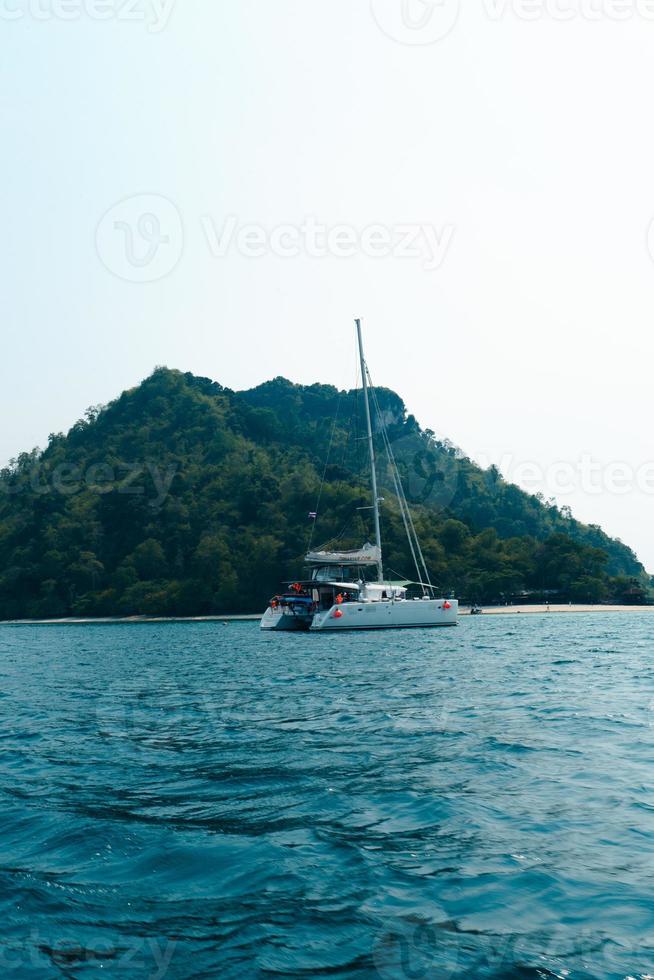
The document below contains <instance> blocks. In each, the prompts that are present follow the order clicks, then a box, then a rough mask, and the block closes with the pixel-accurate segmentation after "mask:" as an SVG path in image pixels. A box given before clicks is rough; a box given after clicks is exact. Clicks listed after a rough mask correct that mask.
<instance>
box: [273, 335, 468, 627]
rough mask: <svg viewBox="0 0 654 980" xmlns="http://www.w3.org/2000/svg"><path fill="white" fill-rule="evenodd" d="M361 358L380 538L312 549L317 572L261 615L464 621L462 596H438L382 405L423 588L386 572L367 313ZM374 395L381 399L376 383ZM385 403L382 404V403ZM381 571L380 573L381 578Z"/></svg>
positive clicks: (348, 623) (343, 621)
mask: <svg viewBox="0 0 654 980" xmlns="http://www.w3.org/2000/svg"><path fill="white" fill-rule="evenodd" d="M356 329H357V343H358V348H359V361H360V364H361V377H362V382H363V400H364V405H365V416H366V430H367V438H368V453H369V458H370V488H371V493H372V507H371V510H372V512H373V519H374V529H375V544H374V545H373V544H369V543H368V544H365V545H364V546H363V547H362V548H360V549H358V550H356V551H310V552H309V553H308V554H307V556H306V559H305V561H306V564H307V566H308V567H309V569H310V570H311V571H310V575H309V576H308V577H307V578H306V579H304V580H300V581H297V582H293V583H292V584H291V585H289V586H288V588H287V589H286V590H285V591H284V592H283V593H282V594H281V595H277V596H275V597H274V598H273V599H271V601H270V604H269V606H268V608H267V609H266V612H265V613H264V615H263V618H262V620H261V628H262V629H264V630H286V631H297V630H311V631H312V632H324V631H326V630H331V631H334V630H361V629H367V630H371V629H407V628H409V627H413V628H425V627H431V626H456V624H457V619H458V612H459V603H458V601H457V600H456V599H448V598H440V599H439V598H436V590H435V589H434V586H433V585H432V584H431V581H430V578H429V572H428V570H427V565H426V563H425V559H424V555H423V552H422V548H421V546H420V541H419V540H418V535H417V533H416V529H415V525H414V522H413V518H412V516H411V511H410V509H409V505H408V503H407V499H406V495H405V493H404V489H403V486H402V481H401V479H400V474H399V471H398V468H397V465H396V463H395V459H394V457H393V451H392V447H391V444H390V441H389V439H388V436H387V434H386V428H385V425H384V421H383V418H381V413H380V412H379V410H378V411H377V416H378V419H377V421H378V423H379V430H380V432H381V434H382V438H383V441H384V448H385V450H386V453H387V456H388V460H389V464H390V468H391V474H392V479H393V483H394V489H395V493H396V496H397V501H398V505H399V508H400V513H401V515H402V521H403V523H404V529H405V531H406V534H407V538H408V541H409V548H410V551H411V555H412V558H413V561H414V565H415V567H416V570H417V573H418V575H417V578H418V581H417V582H416V583H414V584H415V585H417V586H418V588H419V591H420V595H418V596H417V597H414V598H409V589H408V588H407V585H405V584H402V583H400V584H398V583H394V582H390V581H387V580H386V579H385V578H384V565H383V558H382V535H381V519H380V504H381V503H382V498H380V496H379V489H378V484H377V461H376V457H375V443H374V438H373V427H372V413H371V409H370V389H371V388H372V382H371V379H370V373H369V371H368V365H367V364H366V360H365V356H364V352H363V335H362V330H361V321H360V320H357V321H356ZM372 392H373V400H374V402H375V405H376V397H375V392H374V388H372ZM377 409H378V406H377ZM373 579H374V580H373Z"/></svg>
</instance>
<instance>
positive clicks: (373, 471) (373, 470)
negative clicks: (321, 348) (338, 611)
mask: <svg viewBox="0 0 654 980" xmlns="http://www.w3.org/2000/svg"><path fill="white" fill-rule="evenodd" d="M355 322H356V325H357V338H358V341H359V359H360V361H361V379H362V381H363V401H364V404H365V406H366V425H367V427H368V450H369V454H370V484H371V487H372V509H373V513H374V515H375V544H376V545H377V548H378V549H379V561H378V563H377V580H378V581H379V582H383V581H384V566H383V563H382V560H381V553H382V550H381V547H382V544H381V524H380V521H379V491H378V490H377V466H376V463H375V443H374V441H373V438H372V420H371V417H370V400H369V397H368V370H367V368H366V359H365V357H364V356H363V336H362V333H361V320H356V321H355Z"/></svg>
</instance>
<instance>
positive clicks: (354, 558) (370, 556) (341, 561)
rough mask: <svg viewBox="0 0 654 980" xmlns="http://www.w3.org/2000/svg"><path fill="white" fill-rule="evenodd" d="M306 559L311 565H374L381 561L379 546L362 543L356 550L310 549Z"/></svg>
mask: <svg viewBox="0 0 654 980" xmlns="http://www.w3.org/2000/svg"><path fill="white" fill-rule="evenodd" d="M306 560H307V561H308V562H310V563H311V564H312V565H376V564H378V563H379V562H380V561H381V548H377V547H376V546H375V545H374V544H364V546H363V548H359V549H358V550H357V551H310V552H309V554H308V555H307V558H306Z"/></svg>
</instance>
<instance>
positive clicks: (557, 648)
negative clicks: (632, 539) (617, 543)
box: [0, 613, 654, 980]
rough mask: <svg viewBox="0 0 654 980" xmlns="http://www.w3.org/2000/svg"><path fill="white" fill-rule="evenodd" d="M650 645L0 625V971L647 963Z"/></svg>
mask: <svg viewBox="0 0 654 980" xmlns="http://www.w3.org/2000/svg"><path fill="white" fill-rule="evenodd" d="M653 635H654V617H651V616H650V615H648V614H640V613H633V614H624V615H623V614H619V613H615V614H601V613H598V614H588V615H586V614H579V615H549V616H548V615H545V614H544V615H532V616H526V615H523V616H515V615H514V616H479V617H477V618H467V619H462V621H461V624H460V626H459V627H458V628H456V629H443V630H424V631H423V630H417V631H397V632H394V631H390V632H382V633H376V632H373V633H355V634H339V635H331V636H330V635H325V634H317V635H309V634H270V633H265V634H264V633H261V632H260V631H259V629H258V626H257V624H256V623H231V624H228V625H223V624H221V623H192V624H188V623H161V624H156V625H141V624H130V625H83V626H48V627H37V626H20V627H19V626H16V627H14V626H2V627H0V747H1V752H0V977H1V978H3V980H4V978H9V980H23V978H25V980H36V978H38V980H50V978H52V980H55V978H72V980H77V978H80V980H83V978H84V980H85V978H105V977H114V978H116V977H117V978H125V980H134V978H136V980H140V978H149V980H164V978H166V980H191V978H193V980H205V978H206V980H229V978H235V980H243V978H246V980H247V978H250V977H252V978H271V977H289V978H302V977H325V978H330V977H334V978H349V977H352V978H368V977H369V978H381V980H391V978H393V980H395V978H397V980H423V978H424V980H443V978H464V977H470V978H504V977H506V978H518V980H520V978H525V980H527V978H548V977H560V978H566V980H575V978H616V980H617V978H635V980H645V978H652V977H653V976H654V641H653Z"/></svg>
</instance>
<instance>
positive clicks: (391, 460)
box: [371, 386, 423, 579]
mask: <svg viewBox="0 0 654 980" xmlns="http://www.w3.org/2000/svg"><path fill="white" fill-rule="evenodd" d="M371 387H372V386H371ZM372 391H373V403H374V405H375V410H376V412H377V418H378V420H379V425H380V429H381V433H382V439H383V442H384V448H385V449H386V453H387V455H388V461H389V464H390V470H391V477H392V479H393V484H394V487H395V495H396V497H397V502H398V506H399V509H400V514H401V516H402V522H403V524H404V530H405V532H406V537H407V541H408V542H409V548H410V549H411V557H412V558H413V564H414V566H415V569H416V572H417V573H418V578H419V579H420V578H422V575H423V573H422V571H421V569H420V565H419V564H418V557H417V555H416V551H415V547H414V542H413V536H412V534H411V530H410V527H409V522H408V520H407V515H406V511H405V508H404V506H403V503H402V498H403V491H402V487H401V483H400V479H399V474H398V471H397V465H396V463H395V459H394V457H393V453H392V450H391V448H390V440H389V438H388V433H387V431H386V426H385V424H384V422H383V419H382V416H381V411H380V405H379V401H378V399H377V393H376V391H375V389H374V387H373V388H372Z"/></svg>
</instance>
